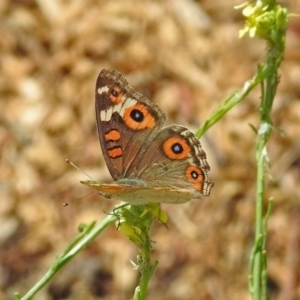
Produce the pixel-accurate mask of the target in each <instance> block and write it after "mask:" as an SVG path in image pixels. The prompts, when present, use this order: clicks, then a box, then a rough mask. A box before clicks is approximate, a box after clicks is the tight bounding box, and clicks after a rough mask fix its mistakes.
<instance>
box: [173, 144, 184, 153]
mask: <svg viewBox="0 0 300 300" xmlns="http://www.w3.org/2000/svg"><path fill="white" fill-rule="evenodd" d="M171 149H172V151H173V153H175V154H180V153H182V152H183V147H182V145H181V144H179V143H175V144H173V145H172V147H171Z"/></svg>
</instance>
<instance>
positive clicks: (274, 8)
mask: <svg viewBox="0 0 300 300" xmlns="http://www.w3.org/2000/svg"><path fill="white" fill-rule="evenodd" d="M242 7H244V10H243V14H244V16H246V17H247V21H246V26H245V27H244V29H242V30H241V32H240V35H244V34H245V33H249V35H250V37H254V36H258V37H260V38H262V39H264V40H265V41H266V42H267V47H268V51H267V55H266V59H265V62H264V63H262V64H261V65H260V66H259V68H258V74H259V73H261V72H262V70H263V69H265V68H267V69H272V70H273V71H272V72H271V73H270V74H268V75H267V77H266V78H264V80H263V81H261V104H260V110H259V111H260V116H259V117H260V126H259V129H258V130H257V131H256V132H257V141H256V162H257V176H256V188H257V189H256V205H255V242H254V245H253V249H252V252H251V257H250V263H249V290H250V293H251V296H252V299H253V300H266V299H267V252H266V243H267V221H268V218H269V216H270V211H271V204H270V203H269V205H268V211H267V213H266V216H264V215H265V211H264V193H265V176H266V174H267V173H268V163H269V159H268V151H267V146H268V140H269V138H270V135H271V133H272V129H273V125H272V119H271V112H272V105H273V101H274V97H275V94H276V89H277V85H278V68H279V67H280V64H281V62H282V60H283V55H284V49H285V33H286V28H287V23H288V14H287V10H286V9H285V8H282V7H281V6H279V5H278V4H277V3H276V1H274V0H265V1H262V0H260V1H257V2H256V3H255V4H248V3H245V4H243V5H242Z"/></svg>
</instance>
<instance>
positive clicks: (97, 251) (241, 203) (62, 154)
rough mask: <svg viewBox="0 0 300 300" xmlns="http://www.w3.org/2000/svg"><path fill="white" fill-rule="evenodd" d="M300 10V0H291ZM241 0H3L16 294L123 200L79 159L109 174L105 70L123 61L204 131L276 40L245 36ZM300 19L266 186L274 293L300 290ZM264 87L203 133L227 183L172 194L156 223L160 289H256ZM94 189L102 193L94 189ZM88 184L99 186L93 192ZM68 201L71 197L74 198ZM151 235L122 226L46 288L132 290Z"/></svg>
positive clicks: (133, 78)
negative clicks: (99, 117) (138, 236)
mask: <svg viewBox="0 0 300 300" xmlns="http://www.w3.org/2000/svg"><path fill="white" fill-rule="evenodd" d="M284 3H285V5H286V6H287V7H288V9H289V10H290V11H291V12H295V13H296V12H297V9H298V11H299V4H300V2H299V0H297V1H292V0H289V1H285V2H284ZM237 4H241V2H238V1H207V0H204V1H192V0H178V1H177V0H170V1H154V0H144V1H138V0H127V1H105V0H100V1H93V0H87V1H79V0H74V1H59V0H52V1H41V0H37V1H33V0H13V1H8V0H4V1H1V3H0V37H1V39H0V149H1V150H0V198H1V200H0V201H1V202H0V224H1V230H0V299H12V298H13V293H14V292H19V293H20V294H21V295H23V294H25V293H26V292H27V291H28V290H29V289H30V288H31V287H32V286H33V285H34V284H35V283H36V282H37V281H38V280H39V279H40V278H41V277H42V276H43V275H44V274H45V272H46V271H47V270H48V269H49V268H50V266H51V264H52V263H53V262H54V261H55V258H56V257H57V256H58V255H59V254H60V253H61V252H62V251H63V250H64V249H65V248H66V247H67V245H68V244H69V243H70V242H71V240H72V239H73V238H74V237H75V236H76V235H77V234H78V230H77V228H78V225H79V224H80V223H89V222H91V221H92V220H99V221H100V220H102V219H103V218H104V217H105V216H106V213H105V212H107V211H110V209H111V208H112V207H113V204H116V203H115V202H114V203H110V202H107V201H105V200H103V199H102V198H100V197H99V196H98V195H97V194H96V193H93V194H91V195H88V196H86V195H87V194H89V193H90V192H91V191H90V189H88V188H86V187H84V186H82V185H81V184H80V183H79V181H80V180H86V177H85V175H84V174H82V173H80V172H79V171H77V170H76V169H74V168H72V167H71V166H70V165H68V164H66V163H65V159H66V158H69V159H70V160H71V161H73V162H74V163H75V164H76V165H78V166H79V167H80V168H82V169H83V170H84V171H85V172H86V173H88V174H89V175H90V176H92V177H94V178H95V179H97V180H99V181H109V180H110V176H109V173H108V171H107V168H106V165H105V162H104V160H103V156H102V153H101V150H100V146H99V141H98V137H97V133H96V121H95V116H94V115H95V112H94V99H93V98H94V85H95V80H96V78H97V75H98V73H99V72H100V70H101V69H103V68H110V69H116V70H119V71H121V72H122V73H123V74H124V75H125V76H126V78H127V79H128V81H129V82H130V84H131V85H132V86H133V87H134V88H135V89H136V90H138V91H139V92H141V93H143V94H145V95H146V96H147V97H149V98H150V99H151V100H153V101H154V102H155V103H157V104H158V105H159V106H160V107H161V108H162V109H163V110H164V111H165V113H166V114H167V116H168V121H167V122H168V123H169V124H170V123H179V124H182V125H185V126H188V127H189V128H190V129H191V130H192V131H195V130H196V129H197V128H198V127H199V124H201V123H202V122H203V121H204V120H205V119H206V118H207V117H208V116H209V114H210V113H211V112H212V110H213V109H214V108H215V107H216V106H217V105H218V103H219V102H220V101H221V99H223V98H224V97H225V96H226V95H228V93H229V92H231V91H233V90H234V89H236V88H240V87H242V85H243V84H244V82H245V81H246V80H247V79H249V78H251V76H252V75H253V74H254V73H255V71H256V64H257V62H260V61H261V59H262V58H263V56H264V51H265V45H264V44H263V43H262V42H261V41H259V40H257V39H250V38H247V37H246V38H243V39H239V38H238V30H239V29H240V28H241V27H242V25H243V18H242V17H241V13H240V11H238V10H235V9H233V6H234V5H237ZM299 37H300V21H299V19H297V18H293V19H292V21H291V24H290V26H289V30H288V34H287V47H286V55H285V61H284V62H283V64H282V67H281V69H280V76H281V83H280V85H279V87H278V93H277V95H276V100H275V103H274V109H273V123H274V132H273V135H272V137H271V140H270V143H269V148H268V154H269V158H270V175H271V176H270V178H269V180H268V183H267V190H266V195H265V197H266V199H267V198H269V197H273V198H274V209H273V212H272V215H271V217H270V220H269V228H268V232H269V234H268V244H267V251H268V259H269V260H268V271H269V272H268V289H269V292H270V295H271V297H270V299H285V300H294V299H300V272H299V270H300V234H299V232H300V209H299V205H300V202H299V201H300V189H299V180H300V142H299V141H300V101H299V97H300V80H299V78H300V39H299ZM259 97H260V93H259V90H258V89H257V90H255V91H253V93H251V94H250V95H249V97H247V99H245V100H244V101H243V102H242V103H241V104H239V105H237V106H236V107H235V108H233V109H232V111H230V112H229V113H228V114H227V115H226V116H225V117H224V118H223V119H222V120H221V121H220V122H218V123H217V124H216V125H215V126H214V127H213V128H211V129H210V130H209V132H207V133H206V134H205V136H204V137H203V138H202V139H201V142H202V144H203V148H204V149H205V152H206V153H207V156H208V161H209V164H210V166H211V173H210V179H211V180H212V181H214V182H215V187H214V188H213V190H212V193H211V196H210V198H208V199H203V200H202V201H199V202H198V201H193V202H190V203H187V204H183V205H163V207H164V209H165V210H166V211H167V213H168V216H169V222H168V229H167V228H166V226H163V225H162V224H159V223H157V224H155V226H154V227H153V231H152V238H153V240H154V241H155V243H154V245H153V247H154V249H153V259H157V260H158V261H159V263H160V264H159V267H158V270H157V272H156V274H155V276H154V278H153V279H152V280H151V284H150V287H149V295H148V298H147V299H149V300H151V299H163V300H168V299H172V300H174V299H175V300H176V299H185V300H186V299H208V300H210V299H211V300H215V299H217V300H225V299H230V300H241V299H246V300H247V299H250V296H249V292H248V287H247V269H248V261H249V255H250V251H251V247H252V244H253V235H254V218H255V202H254V201H255V175H256V174H255V172H256V166H255V134H254V133H253V130H252V129H251V128H250V126H249V124H252V125H254V126H258V124H259V123H258V122H259V120H258V106H259V101H260V99H259ZM85 196H86V197H85ZM83 197H84V198H83ZM64 202H68V203H70V205H69V206H67V207H63V206H62V204H63V203H64ZM135 258H136V249H135V247H134V246H133V245H132V244H131V243H130V242H129V241H128V240H127V239H126V238H125V237H124V236H122V234H121V233H120V232H118V231H117V230H116V228H115V227H113V226H112V227H111V228H108V229H107V230H106V231H105V233H104V234H102V235H101V236H99V238H98V239H96V240H95V241H94V242H93V243H92V244H91V245H89V246H88V247H87V248H86V249H85V250H84V251H82V252H81V253H80V254H79V255H78V256H77V257H76V258H75V259H74V260H72V261H71V262H70V263H69V264H67V265H66V266H65V267H64V268H63V270H62V271H61V272H60V273H59V274H58V275H57V276H56V277H55V278H54V279H53V280H52V281H51V283H50V284H48V285H47V286H46V287H45V288H44V289H43V290H41V291H40V292H39V293H38V294H37V296H36V297H35V299H55V300H56V299H74V300H77V299H109V300H114V299H116V300H122V299H131V297H132V295H133V289H134V287H135V286H136V283H137V280H138V278H139V277H138V275H139V274H138V273H137V271H135V270H133V267H132V265H131V263H130V260H135Z"/></svg>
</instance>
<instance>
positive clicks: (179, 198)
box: [82, 70, 213, 204]
mask: <svg viewBox="0 0 300 300" xmlns="http://www.w3.org/2000/svg"><path fill="white" fill-rule="evenodd" d="M95 106H96V120H97V128H98V135H99V140H100V145H101V148H102V152H103V155H104V158H105V161H106V164H107V167H108V169H109V171H110V173H111V175H112V177H113V179H114V180H115V182H114V183H112V184H102V183H97V182H94V181H85V182H82V183H83V184H85V185H88V186H90V187H93V188H95V189H96V190H98V191H99V193H100V194H101V195H102V196H104V197H106V198H109V199H110V198H113V199H118V200H122V201H125V202H128V203H131V204H146V203H150V202H164V203H172V204H173V203H184V202H187V201H190V200H192V199H199V198H201V197H202V196H208V195H209V193H210V189H211V187H212V186H213V183H211V182H210V181H209V180H208V171H209V165H208V163H207V161H206V155H205V153H204V151H203V150H202V147H201V144H200V142H199V141H198V139H197V138H196V137H195V136H194V134H193V133H191V132H190V131H189V130H188V129H187V128H185V127H183V126H180V125H170V126H165V127H164V123H165V120H166V117H165V114H164V113H163V112H162V111H161V109H160V108H159V107H158V106H157V105H155V104H153V103H152V102H151V101H150V100H149V99H147V98H146V97H145V96H143V95H141V94H139V93H137V92H136V91H135V90H134V89H133V88H132V87H130V86H129V84H128V82H127V81H126V79H125V78H124V77H123V76H122V75H121V74H120V73H119V72H117V71H110V70H102V71H101V72H100V74H99V76H98V79H97V83H96V104H95Z"/></svg>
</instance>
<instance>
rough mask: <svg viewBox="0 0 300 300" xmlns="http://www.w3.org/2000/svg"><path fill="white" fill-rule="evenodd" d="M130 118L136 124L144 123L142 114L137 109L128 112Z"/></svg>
mask: <svg viewBox="0 0 300 300" xmlns="http://www.w3.org/2000/svg"><path fill="white" fill-rule="evenodd" d="M130 117H131V118H132V119H133V120H134V121H136V122H139V123H140V122H143V121H144V114H143V113H142V112H141V111H140V110H138V109H133V110H132V111H131V112H130Z"/></svg>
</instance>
